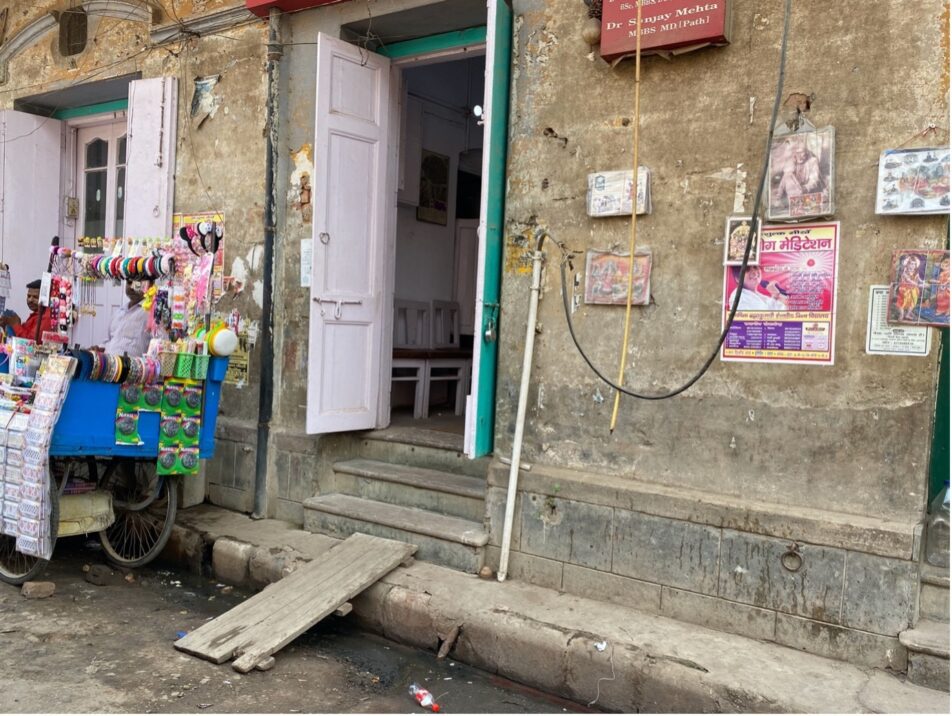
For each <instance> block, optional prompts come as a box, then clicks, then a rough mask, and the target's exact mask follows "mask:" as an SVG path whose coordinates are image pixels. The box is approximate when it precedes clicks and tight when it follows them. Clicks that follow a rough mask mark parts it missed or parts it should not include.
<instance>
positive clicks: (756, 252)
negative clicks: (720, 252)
mask: <svg viewBox="0 0 952 716" xmlns="http://www.w3.org/2000/svg"><path fill="white" fill-rule="evenodd" d="M751 225H753V231H754V240H753V245H752V246H751V247H750V258H749V259H748V260H747V265H748V266H758V265H759V264H760V219H759V218H757V219H752V218H751V217H749V216H728V217H727V223H726V226H725V228H724V265H725V266H740V265H741V264H742V263H744V251H745V250H746V249H747V237H748V235H749V234H750V231H751Z"/></svg>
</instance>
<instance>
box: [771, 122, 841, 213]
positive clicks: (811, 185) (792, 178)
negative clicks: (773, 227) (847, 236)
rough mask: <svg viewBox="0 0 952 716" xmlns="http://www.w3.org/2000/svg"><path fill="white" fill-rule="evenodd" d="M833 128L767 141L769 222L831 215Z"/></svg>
mask: <svg viewBox="0 0 952 716" xmlns="http://www.w3.org/2000/svg"><path fill="white" fill-rule="evenodd" d="M833 151H834V130H833V127H824V128H823V129H812V130H810V131H805V132H795V133H793V134H784V135H782V136H777V137H774V139H773V141H772V142H771V144H770V166H769V172H768V174H769V177H770V179H769V182H770V184H769V186H768V187H767V188H768V189H769V201H768V202H767V219H768V221H801V220H804V219H815V218H818V217H822V216H831V215H832V214H833V211H834V203H833V179H834V176H833Z"/></svg>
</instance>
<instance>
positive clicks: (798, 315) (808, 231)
mask: <svg viewBox="0 0 952 716" xmlns="http://www.w3.org/2000/svg"><path fill="white" fill-rule="evenodd" d="M839 242H840V225H839V222H829V223H823V224H806V225H801V226H764V227H763V228H762V229H761V241H760V265H759V266H749V267H748V269H747V273H746V275H745V276H744V282H743V285H742V286H740V287H739V288H740V297H739V303H738V307H737V314H736V316H735V317H734V323H733V325H732V326H731V329H730V332H729V333H728V335H727V338H726V340H725V341H724V345H723V346H722V348H721V359H722V360H725V361H750V362H763V363H800V364H808V365H833V357H834V349H835V344H836V340H835V338H836V332H835V323H836V281H837V267H838V263H839ZM739 276H740V267H739V266H728V267H727V268H726V269H725V272H724V293H723V300H724V304H723V318H722V321H723V323H722V325H723V324H726V323H727V316H728V315H729V314H730V310H731V305H732V304H733V301H734V298H735V294H736V292H737V290H738V278H739Z"/></svg>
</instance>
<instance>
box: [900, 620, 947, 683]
mask: <svg viewBox="0 0 952 716" xmlns="http://www.w3.org/2000/svg"><path fill="white" fill-rule="evenodd" d="M899 643H901V644H902V645H903V646H904V647H906V649H907V650H908V652H909V667H908V670H907V673H906V675H907V676H908V678H909V681H911V682H912V683H914V684H919V685H920V686H928V687H929V688H930V689H937V690H939V691H948V690H949V624H948V622H937V621H930V620H928V619H920V620H919V623H918V624H916V626H915V628H914V629H907V630H906V631H904V632H902V633H900V634H899Z"/></svg>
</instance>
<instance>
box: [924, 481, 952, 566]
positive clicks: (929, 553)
mask: <svg viewBox="0 0 952 716" xmlns="http://www.w3.org/2000/svg"><path fill="white" fill-rule="evenodd" d="M926 562H928V563H929V564H931V565H934V566H936V567H945V568H948V566H949V481H948V480H946V481H945V489H943V490H942V492H940V493H939V494H938V495H936V496H935V498H934V499H933V500H932V502H931V503H930V504H929V522H928V527H927V528H926Z"/></svg>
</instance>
